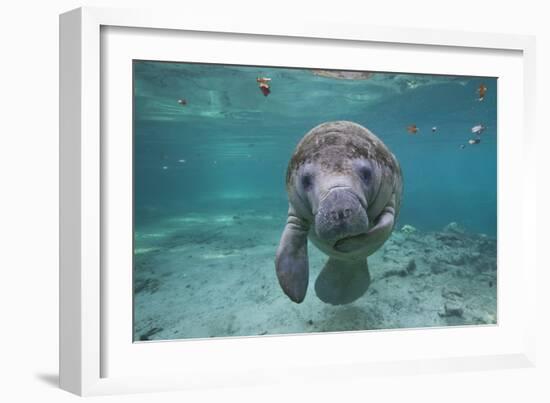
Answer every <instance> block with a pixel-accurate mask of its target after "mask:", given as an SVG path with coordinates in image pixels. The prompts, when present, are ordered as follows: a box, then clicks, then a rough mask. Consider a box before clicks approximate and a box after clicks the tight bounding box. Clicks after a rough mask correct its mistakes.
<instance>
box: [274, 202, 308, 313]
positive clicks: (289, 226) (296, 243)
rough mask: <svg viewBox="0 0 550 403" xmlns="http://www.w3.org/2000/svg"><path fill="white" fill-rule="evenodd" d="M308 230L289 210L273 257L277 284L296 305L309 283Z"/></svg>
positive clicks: (301, 299)
mask: <svg viewBox="0 0 550 403" xmlns="http://www.w3.org/2000/svg"><path fill="white" fill-rule="evenodd" d="M308 229H309V226H308V225H307V223H306V222H305V221H304V220H303V219H301V218H299V217H297V216H296V215H294V212H293V211H292V209H290V211H289V213H288V220H287V223H286V226H285V229H284V231H283V235H282V236H281V241H280V243H279V248H278V249H277V255H276V257H275V270H276V272H277V278H278V279H279V284H280V285H281V288H282V289H283V291H284V292H285V294H286V295H288V297H289V298H290V299H291V300H292V301H294V302H296V303H300V302H302V301H303V300H304V298H305V296H306V291H307V285H308V282H309V263H308V258H307V233H308Z"/></svg>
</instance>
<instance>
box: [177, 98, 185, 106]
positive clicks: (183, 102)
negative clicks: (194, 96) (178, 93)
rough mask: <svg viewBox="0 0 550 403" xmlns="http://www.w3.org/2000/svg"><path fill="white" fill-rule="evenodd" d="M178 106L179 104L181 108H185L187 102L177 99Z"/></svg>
mask: <svg viewBox="0 0 550 403" xmlns="http://www.w3.org/2000/svg"><path fill="white" fill-rule="evenodd" d="M178 104H180V105H181V106H185V105H187V100H186V99H183V98H182V99H178Z"/></svg>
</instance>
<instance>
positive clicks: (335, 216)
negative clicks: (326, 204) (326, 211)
mask: <svg viewBox="0 0 550 403" xmlns="http://www.w3.org/2000/svg"><path fill="white" fill-rule="evenodd" d="M330 216H331V217H332V219H333V220H337V219H338V213H337V212H336V211H331V212H330Z"/></svg>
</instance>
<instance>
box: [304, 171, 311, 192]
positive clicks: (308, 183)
mask: <svg viewBox="0 0 550 403" xmlns="http://www.w3.org/2000/svg"><path fill="white" fill-rule="evenodd" d="M312 185H313V176H311V175H310V174H304V175H302V187H303V188H304V190H309V189H310V188H311V186H312Z"/></svg>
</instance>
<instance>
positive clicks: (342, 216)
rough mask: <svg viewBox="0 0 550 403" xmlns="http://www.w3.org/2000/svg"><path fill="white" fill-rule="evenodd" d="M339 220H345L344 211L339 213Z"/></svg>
mask: <svg viewBox="0 0 550 403" xmlns="http://www.w3.org/2000/svg"><path fill="white" fill-rule="evenodd" d="M338 218H339V219H340V220H343V219H344V212H343V211H342V210H340V211H339V212H338Z"/></svg>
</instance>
